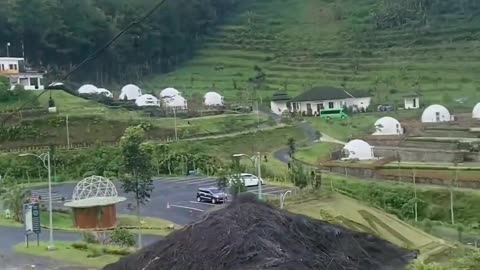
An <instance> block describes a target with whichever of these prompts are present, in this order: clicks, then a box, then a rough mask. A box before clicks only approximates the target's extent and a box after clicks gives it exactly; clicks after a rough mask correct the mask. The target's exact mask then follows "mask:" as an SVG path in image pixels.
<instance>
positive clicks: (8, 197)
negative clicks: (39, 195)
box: [1, 186, 31, 222]
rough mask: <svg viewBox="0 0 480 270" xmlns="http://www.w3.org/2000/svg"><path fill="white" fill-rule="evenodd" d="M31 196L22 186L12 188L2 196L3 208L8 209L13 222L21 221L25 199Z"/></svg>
mask: <svg viewBox="0 0 480 270" xmlns="http://www.w3.org/2000/svg"><path fill="white" fill-rule="evenodd" d="M30 196H31V192H30V190H27V189H24V188H23V187H22V186H12V187H10V188H9V189H8V190H6V192H5V193H4V194H2V197H1V199H2V201H3V205H4V207H5V208H7V209H10V211H11V212H12V214H13V219H14V220H15V221H18V222H21V221H22V212H23V204H24V203H25V202H26V200H27V198H28V197H30Z"/></svg>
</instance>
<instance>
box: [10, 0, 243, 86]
mask: <svg viewBox="0 0 480 270" xmlns="http://www.w3.org/2000/svg"><path fill="white" fill-rule="evenodd" d="M239 2H240V1H239V0H167V2H166V3H165V4H164V5H163V6H162V7H161V8H160V9H159V10H157V12H155V13H154V14H153V15H152V16H151V17H149V18H148V19H147V20H146V21H144V22H143V23H142V24H141V25H138V26H136V27H134V28H132V29H131V30H129V31H128V32H127V33H126V34H125V35H123V36H122V37H121V38H120V39H119V40H118V41H117V42H116V43H114V44H113V45H112V46H111V47H110V48H109V49H108V50H107V51H106V52H105V53H104V54H102V56H101V57H99V58H98V59H96V60H95V61H94V62H93V63H91V64H89V65H88V66H87V67H85V68H84V69H82V70H81V71H80V72H79V73H78V74H76V76H77V77H76V78H77V79H78V78H82V77H84V78H86V76H88V78H89V80H96V81H100V82H101V83H103V82H109V81H113V80H129V79H132V78H133V79H135V78H138V77H140V76H141V75H143V74H147V73H149V72H153V71H155V72H165V71H168V70H170V69H172V68H174V67H175V66H176V65H177V64H178V63H180V62H181V61H183V60H185V59H187V58H189V57H190V56H191V55H192V54H193V51H194V48H195V45H196V44H198V41H200V40H201V37H202V35H203V34H205V33H206V32H207V31H208V30H209V29H210V28H211V27H213V26H214V25H216V24H217V23H218V22H220V21H221V20H222V18H224V17H225V15H226V13H227V12H228V11H230V10H232V9H233V8H234V7H235V6H236V5H237V3H239ZM156 3H157V1H154V0H135V1H131V0H82V1H77V0H11V1H0V24H1V25H2V27H0V44H6V43H7V42H10V43H11V47H10V55H11V56H18V55H21V54H22V44H24V48H25V56H26V58H27V61H28V62H29V63H31V64H36V65H42V66H44V67H46V68H47V70H48V71H49V72H50V74H51V75H57V76H60V75H62V74H65V73H66V72H67V71H68V70H69V69H70V68H71V67H72V66H75V65H76V64H78V63H80V62H81V61H82V60H83V59H84V58H85V57H86V56H87V55H88V54H90V53H91V52H93V51H95V50H96V49H98V48H100V47H101V46H103V45H104V44H105V43H106V42H107V41H108V40H109V39H111V38H112V37H113V36H114V35H115V34H116V33H118V32H119V31H120V29H123V28H124V27H125V26H127V25H128V24H129V23H131V22H132V21H134V20H136V19H138V18H140V17H141V16H142V15H144V14H145V13H146V12H147V11H148V10H149V9H151V8H152V7H153V6H154V5H155V4H156ZM0 48H2V49H0V50H2V53H5V46H1V47H0Z"/></svg>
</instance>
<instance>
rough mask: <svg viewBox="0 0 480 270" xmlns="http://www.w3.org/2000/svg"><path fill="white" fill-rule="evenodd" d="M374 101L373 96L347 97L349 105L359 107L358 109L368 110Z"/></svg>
mask: <svg viewBox="0 0 480 270" xmlns="http://www.w3.org/2000/svg"><path fill="white" fill-rule="evenodd" d="M371 102H372V98H371V97H363V98H349V99H347V106H348V107H350V106H353V107H357V108H358V109H364V110H366V109H367V108H368V107H369V106H370V104H371Z"/></svg>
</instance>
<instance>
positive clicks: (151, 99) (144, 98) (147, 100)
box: [135, 94, 160, 107]
mask: <svg viewBox="0 0 480 270" xmlns="http://www.w3.org/2000/svg"><path fill="white" fill-rule="evenodd" d="M135 104H137V106H139V107H148V106H155V107H160V101H159V100H158V98H156V97H155V96H152V95H150V94H145V95H141V96H139V97H138V98H137V99H136V100H135Z"/></svg>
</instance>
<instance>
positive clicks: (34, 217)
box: [23, 203, 41, 247]
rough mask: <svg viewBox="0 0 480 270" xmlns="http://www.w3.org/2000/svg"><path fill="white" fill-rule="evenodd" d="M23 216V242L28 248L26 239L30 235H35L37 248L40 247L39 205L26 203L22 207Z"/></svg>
mask: <svg viewBox="0 0 480 270" xmlns="http://www.w3.org/2000/svg"><path fill="white" fill-rule="evenodd" d="M23 216H24V219H23V220H24V224H25V240H26V242H27V247H28V240H29V239H28V237H29V236H30V235H31V234H36V235H37V246H39V245H40V237H39V235H40V232H41V226H40V205H39V204H38V203H27V204H24V205H23Z"/></svg>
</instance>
